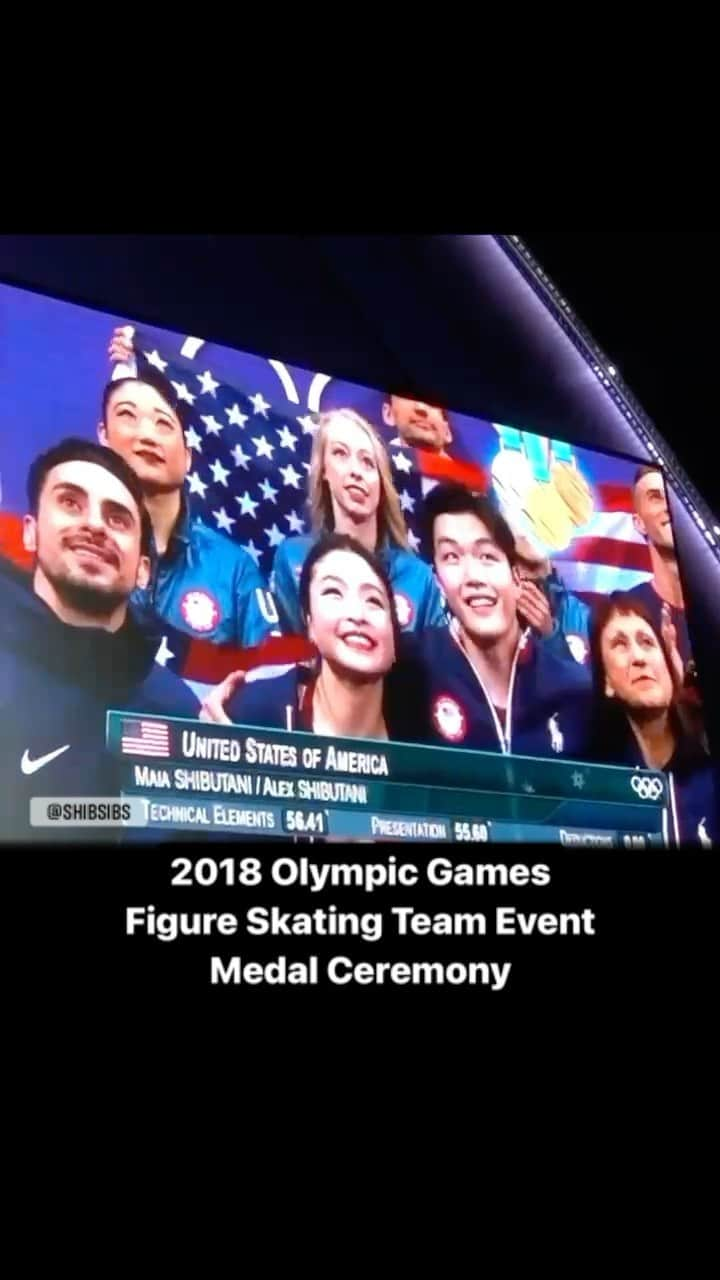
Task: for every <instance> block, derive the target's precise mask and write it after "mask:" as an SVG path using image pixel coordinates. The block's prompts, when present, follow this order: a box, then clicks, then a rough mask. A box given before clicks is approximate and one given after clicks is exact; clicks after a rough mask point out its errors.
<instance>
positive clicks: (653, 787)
mask: <svg viewBox="0 0 720 1280" xmlns="http://www.w3.org/2000/svg"><path fill="white" fill-rule="evenodd" d="M630 786H631V787H632V789H633V791H634V792H635V795H636V796H639V797H640V799H641V800H657V799H658V798H659V797H660V796H661V795H662V792H663V784H662V782H661V781H660V779H659V778H639V777H638V776H637V774H635V775H634V776H633V777H632V778H631V779H630Z"/></svg>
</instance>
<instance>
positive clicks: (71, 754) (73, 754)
mask: <svg viewBox="0 0 720 1280" xmlns="http://www.w3.org/2000/svg"><path fill="white" fill-rule="evenodd" d="M0 589H1V590H2V599H3V608H2V611H1V612H0V724H1V725H2V750H1V751H0V838H6V839H7V838H9V839H23V838H27V837H29V836H30V835H33V838H34V839H42V838H46V839H47V838H49V837H50V833H49V832H47V831H45V832H41V831H35V832H34V833H33V832H32V831H31V828H30V826H29V808H30V797H31V796H65V795H76V796H82V795H87V796H90V795H98V796H99V795H105V796H112V795H119V793H120V785H119V774H118V773H117V766H116V764H115V762H114V761H113V760H112V759H111V757H110V756H109V755H108V753H107V752H106V750H105V720H106V712H107V711H108V710H109V709H112V710H127V711H141V712H146V713H149V714H156V715H170V716H185V717H190V718H193V719H194V718H196V717H197V715H198V712H199V704H198V701H197V699H196V698H195V696H194V695H193V694H192V693H191V692H190V690H189V689H188V688H187V687H186V686H185V684H183V682H182V680H180V679H179V677H178V676H175V675H173V673H172V672H170V671H166V670H165V669H164V668H163V667H161V666H159V665H158V664H157V663H156V662H155V653H156V651H157V648H158V641H159V637H158V636H157V634H155V635H153V634H145V633H143V632H142V631H141V630H139V628H138V627H137V626H136V624H135V622H134V621H133V619H132V618H131V617H130V616H128V619H127V621H126V623H125V624H124V626H123V627H121V628H120V630H119V631H116V632H114V633H111V632H108V631H103V630H102V629H100V628H96V627H69V626H66V625H65V623H63V622H61V621H60V620H59V619H58V618H57V617H56V616H55V614H54V613H53V612H52V611H51V610H50V609H49V608H48V607H47V605H46V604H44V602H43V601H42V600H40V599H39V598H38V597H37V596H36V595H35V594H34V593H33V591H32V587H31V585H30V581H29V579H28V577H27V575H26V574H24V573H23V572H22V571H21V570H18V569H16V568H15V567H14V566H10V565H8V564H7V562H6V561H2V562H0ZM96 834H97V833H96ZM71 835H72V837H73V838H74V839H77V838H78V833H77V832H74V833H71ZM80 835H82V833H80Z"/></svg>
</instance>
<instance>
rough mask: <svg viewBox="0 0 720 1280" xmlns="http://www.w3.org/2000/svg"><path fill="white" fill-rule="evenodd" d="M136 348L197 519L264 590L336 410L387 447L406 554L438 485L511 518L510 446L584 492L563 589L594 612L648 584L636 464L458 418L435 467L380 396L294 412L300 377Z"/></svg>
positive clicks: (326, 383)
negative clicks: (574, 475) (351, 415)
mask: <svg viewBox="0 0 720 1280" xmlns="http://www.w3.org/2000/svg"><path fill="white" fill-rule="evenodd" d="M135 345H136V350H137V360H138V365H139V366H140V367H142V366H143V364H146V363H147V364H150V365H152V366H154V367H155V368H157V369H159V370H161V372H162V373H163V374H164V376H165V377H167V378H169V379H170V381H171V382H172V383H173V385H174V387H175V390H176V392H177V394H178V396H179V398H180V400H181V401H182V402H183V404H184V407H185V410H186V412H187V415H188V419H189V425H188V428H187V431H186V439H187V443H188V445H189V447H190V449H191V451H192V456H193V465H192V467H191V470H190V473H189V477H188V482H187V487H188V492H189V495H190V497H191V501H192V503H193V507H194V509H195V511H196V512H197V513H198V514H199V515H200V516H201V517H202V519H203V520H205V521H206V522H207V523H208V524H209V525H210V526H211V527H212V528H215V529H218V530H220V531H222V532H223V533H226V534H227V535H228V536H229V537H231V538H233V539H234V540H235V541H237V542H238V543H239V544H240V545H241V546H242V547H244V549H245V550H246V551H247V552H248V554H249V555H251V556H252V558H253V560H254V561H255V563H256V564H257V565H258V566H259V567H260V568H261V570H262V571H263V572H264V574H265V575H266V577H267V578H268V579H269V578H270V574H271V571H272V561H273V556H274V554H275V549H276V547H277V546H279V544H280V543H281V542H282V541H283V540H284V539H285V538H286V537H292V536H293V535H294V534H299V533H306V532H309V529H310V521H309V512H308V508H307V501H306V493H307V477H308V472H309V464H310V451H311V447H312V440H313V435H314V432H315V430H316V425H317V416H318V415H317V409H322V410H325V409H327V408H331V407H335V408H337V407H340V406H341V405H344V406H346V407H349V408H355V409H357V410H358V412H360V413H363V414H365V415H366V416H367V417H369V418H370V420H371V421H372V422H373V425H375V426H376V427H377V429H378V430H379V432H380V434H381V435H382V436H383V438H384V439H385V442H386V444H387V447H388V453H389V457H390V462H391V471H392V475H393V480H394V482H395V487H396V489H397V491H398V495H399V499H400V505H401V507H402V510H403V514H404V516H405V520H406V522H407V525H408V536H409V541H410V545H411V546H412V547H413V548H414V549H415V550H416V551H420V548H421V525H422V499H423V493H424V492H427V490H428V488H429V487H430V486H431V484H432V483H434V482H436V481H437V480H442V479H455V480H458V481H460V482H461V483H464V484H467V485H468V486H470V487H472V488H475V489H478V490H482V491H487V492H490V493H491V494H492V493H494V494H495V496H496V497H497V498H498V500H499V504H500V506H501V508H502V509H503V510H506V508H505V506H504V504H503V501H502V492H501V491H500V490H498V488H497V486H496V485H495V484H494V478H493V475H494V473H493V463H494V460H495V459H496V458H497V456H498V454H499V453H500V452H501V451H502V450H503V449H505V448H506V447H507V444H508V439H509V438H510V437H512V443H513V446H514V447H516V448H518V449H519V450H520V451H521V452H522V453H523V455H524V456H525V457H526V458H527V459H528V462H529V464H530V467H531V470H532V472H533V474H534V476H535V477H536V478H537V479H538V480H541V479H542V480H544V479H546V476H545V475H544V474H543V465H544V464H543V460H542V459H543V456H545V457H546V458H547V457H548V456H552V455H553V454H557V456H559V457H562V458H563V459H565V460H566V461H569V462H570V463H571V464H572V465H573V466H577V467H578V468H579V470H580V471H581V473H582V475H583V476H584V477H585V479H586V481H587V482H588V484H589V487H590V491H591V495H592V509H591V514H590V518H589V520H587V521H586V522H585V523H584V524H583V525H577V526H573V528H572V531H571V536H570V538H569V541H568V542H567V545H566V546H562V547H561V548H558V547H546V548H544V549H545V550H546V551H547V553H548V554H549V555H550V557H551V559H552V561H553V562H554V563H555V565H556V567H557V569H558V572H559V573H560V574H561V576H562V577H563V579H564V581H565V583H566V585H567V587H568V589H569V590H571V591H574V592H576V593H577V594H578V595H579V596H581V598H583V599H585V600H586V601H587V602H588V603H592V601H593V600H594V599H595V598H597V597H598V596H600V595H605V594H607V593H608V592H609V591H612V590H621V589H622V590H626V589H629V588H630V587H633V586H635V585H637V584H638V583H639V582H643V581H645V580H647V579H648V578H649V577H650V558H649V552H648V549H647V545H646V542H645V539H644V538H643V537H642V535H641V534H639V533H638V532H637V530H636V529H635V527H634V524H633V519H632V514H631V511H632V492H631V486H632V477H633V473H634V470H635V467H636V465H637V464H635V463H633V462H632V461H629V460H627V459H622V458H617V457H614V456H610V455H603V454H599V453H596V452H595V451H591V450H586V449H580V448H575V449H570V448H569V446H567V445H565V444H563V443H562V442H560V441H558V442H553V441H551V440H550V439H548V438H542V437H539V436H537V435H532V434H531V433H529V432H521V431H517V430H515V429H513V428H507V427H504V426H501V425H498V424H493V423H490V422H486V421H483V420H481V419H473V418H469V417H467V416H464V415H451V422H452V427H453V443H452V446H451V449H450V451H449V452H450V455H451V456H449V457H447V458H446V457H438V456H437V455H433V454H432V453H429V452H427V451H425V450H421V449H412V448H409V447H408V446H405V445H403V443H402V441H401V440H400V438H399V436H398V435H397V432H396V431H395V430H393V429H391V428H388V427H386V426H385V424H384V423H383V421H382V417H381V414H380V407H381V404H382V397H381V396H379V395H375V397H374V399H373V398H372V397H373V393H370V392H368V391H367V390H366V389H363V388H358V387H356V386H355V385H353V384H347V383H345V384H344V383H342V382H340V381H339V380H331V379H329V378H327V377H325V376H324V375H319V374H314V375H312V382H311V384H310V385H311V386H312V385H313V384H317V382H318V380H320V379H322V388H323V393H322V403H317V409H310V408H309V407H307V406H305V407H303V406H302V405H301V404H300V403H298V399H299V397H298V393H297V385H299V384H300V382H301V378H302V375H304V377H305V381H306V383H307V378H308V374H307V371H304V370H295V369H293V368H292V367H291V366H290V367H288V366H285V365H282V364H280V363H279V362H277V361H268V362H267V363H268V366H269V367H270V368H271V369H272V370H273V371H274V373H273V377H272V381H271V382H270V383H269V384H268V382H266V384H265V390H264V392H263V391H262V390H260V391H256V390H254V389H253V388H252V387H250V386H241V385H240V384H239V382H238V383H236V384H235V385H231V384H230V383H229V382H227V381H223V380H222V379H221V378H220V376H219V374H216V372H215V371H213V368H212V347H210V348H206V347H205V344H202V348H201V350H200V353H199V359H196V361H195V363H197V365H198V367H197V368H195V369H193V368H192V367H191V364H190V362H189V361H188V360H187V359H186V360H185V361H184V362H179V361H178V360H177V357H176V356H174V354H173V351H172V348H171V346H170V344H168V346H167V347H164V348H163V349H159V347H158V346H157V344H153V345H152V346H150V345H146V344H143V342H142V334H138V335H137V336H136V339H135ZM192 349H193V348H192V346H191V347H190V350H192ZM309 398H310V397H309ZM319 400H320V397H319V396H317V397H316V401H317V402H319ZM506 514H509V513H508V512H507V510H506ZM511 522H512V521H511Z"/></svg>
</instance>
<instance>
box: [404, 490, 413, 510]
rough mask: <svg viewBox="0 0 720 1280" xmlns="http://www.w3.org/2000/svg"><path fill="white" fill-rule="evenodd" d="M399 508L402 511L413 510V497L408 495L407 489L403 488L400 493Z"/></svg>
mask: <svg viewBox="0 0 720 1280" xmlns="http://www.w3.org/2000/svg"><path fill="white" fill-rule="evenodd" d="M400 508H401V510H402V511H414V510H415V499H414V498H411V497H410V494H409V493H408V491H407V489H403V491H402V493H401V494H400Z"/></svg>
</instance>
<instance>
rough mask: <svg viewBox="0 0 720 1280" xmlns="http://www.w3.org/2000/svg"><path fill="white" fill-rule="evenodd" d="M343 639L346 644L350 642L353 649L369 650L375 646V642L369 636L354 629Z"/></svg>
mask: <svg viewBox="0 0 720 1280" xmlns="http://www.w3.org/2000/svg"><path fill="white" fill-rule="evenodd" d="M343 641H344V643H345V644H349V645H350V647H351V648H352V649H364V650H369V649H372V647H373V642H372V640H370V639H369V638H368V636H363V635H360V634H359V633H356V632H354V631H353V632H350V634H349V635H347V636H343Z"/></svg>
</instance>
